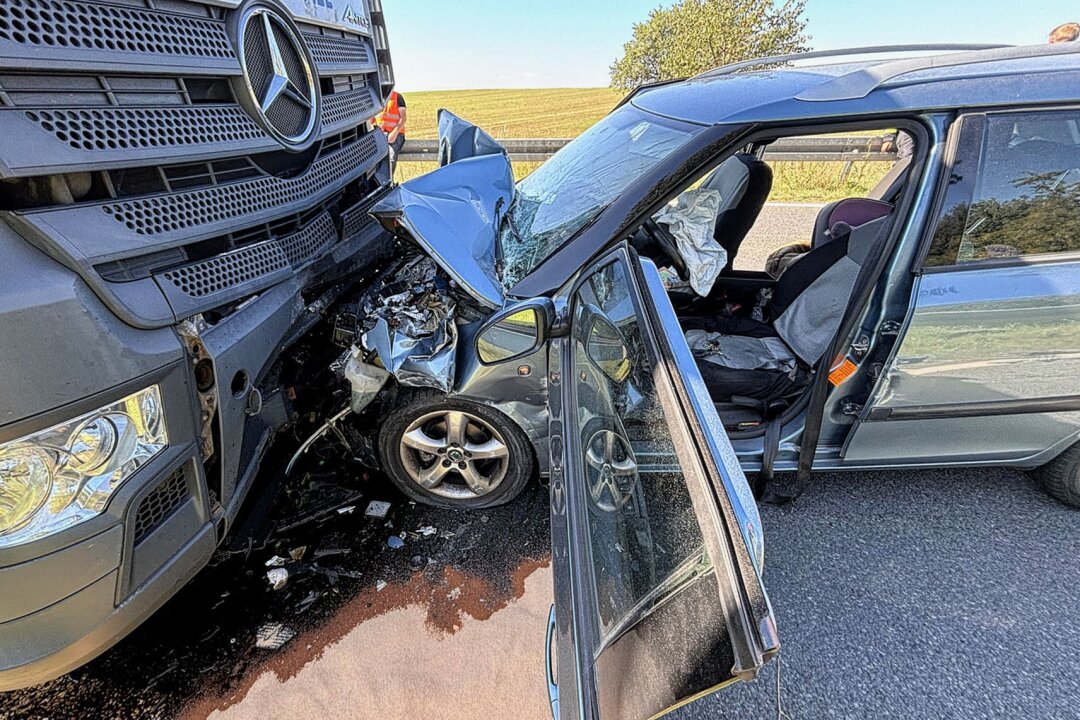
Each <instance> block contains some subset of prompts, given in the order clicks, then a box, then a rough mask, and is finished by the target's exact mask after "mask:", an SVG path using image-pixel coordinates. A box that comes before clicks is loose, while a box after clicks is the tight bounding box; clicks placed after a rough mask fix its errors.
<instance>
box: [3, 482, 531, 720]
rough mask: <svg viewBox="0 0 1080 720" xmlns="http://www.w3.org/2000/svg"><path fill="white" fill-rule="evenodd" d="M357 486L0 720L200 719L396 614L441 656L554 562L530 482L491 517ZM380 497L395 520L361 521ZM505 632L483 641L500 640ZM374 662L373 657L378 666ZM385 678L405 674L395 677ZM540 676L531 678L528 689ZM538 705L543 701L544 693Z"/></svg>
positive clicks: (208, 577) (22, 696)
mask: <svg viewBox="0 0 1080 720" xmlns="http://www.w3.org/2000/svg"><path fill="white" fill-rule="evenodd" d="M357 487H358V488H359V489H360V490H361V492H362V493H363V497H362V498H359V499H357V498H356V497H353V500H354V501H355V504H353V505H349V506H346V507H352V508H354V510H352V511H349V512H347V513H339V512H337V511H334V512H332V513H323V514H322V517H326V518H329V519H324V520H322V521H321V522H313V523H308V524H307V525H304V526H301V527H299V528H295V529H293V530H290V531H289V532H288V533H285V534H279V535H276V536H274V537H273V538H272V541H271V542H270V543H269V544H268V545H267V546H266V547H263V548H261V549H259V550H252V551H250V552H248V553H246V554H237V555H234V556H231V557H226V558H225V559H223V560H221V561H220V563H219V564H216V565H214V566H212V567H209V568H207V569H206V570H204V571H203V572H202V573H201V574H200V575H199V576H198V577H196V578H195V580H194V581H192V583H190V584H189V585H188V586H187V587H185V588H184V589H182V590H181V591H180V592H179V593H178V594H177V595H176V596H175V597H174V598H173V599H172V600H171V601H170V602H169V603H167V604H166V605H165V607H163V608H162V609H161V610H160V611H158V612H157V613H156V614H155V615H154V616H153V617H151V618H150V619H149V620H148V621H147V622H146V623H144V624H143V625H142V626H141V627H140V628H138V629H137V630H136V631H135V632H133V633H132V634H131V635H130V636H129V637H128V638H126V639H125V640H123V641H121V642H120V643H119V644H117V645H116V646H115V647H114V648H112V649H111V650H109V651H108V652H106V653H105V654H104V655H102V656H101V657H100V658H98V659H97V660H95V661H93V662H91V663H90V664H88V665H87V666H85V667H83V668H80V669H79V670H76V671H75V672H73V673H71V674H70V675H68V676H66V677H64V678H61V679H59V680H56V681H54V682H51V683H47V684H45V685H42V686H39V687H37V688H31V689H28V690H24V691H19V692H15V693H8V694H0V717H3V718H8V717H11V718H51V719H52V720H64V719H65V718H73V719H74V718H79V719H80V720H81V719H82V718H86V717H95V718H163V719H165V718H178V717H182V718H185V719H187V718H191V719H193V720H194V719H195V718H204V717H207V715H209V714H210V713H212V712H214V711H222V710H227V709H228V708H230V707H231V706H233V705H235V704H236V703H240V702H241V701H243V700H244V698H245V696H246V695H247V694H248V692H249V690H250V689H251V687H252V686H253V685H254V684H255V683H256V682H257V681H258V680H259V679H260V678H262V677H264V676H265V675H267V674H272V676H273V677H274V680H275V683H277V684H281V683H288V682H289V681H290V680H291V679H292V678H294V677H296V676H297V675H298V674H300V673H301V672H303V671H304V669H305V668H307V667H308V666H310V665H312V664H316V665H317V664H318V661H319V659H320V658H321V657H322V656H323V655H324V654H325V653H327V651H328V649H330V648H333V646H334V645H335V644H336V643H338V642H339V641H341V640H342V639H343V638H346V636H349V635H350V634H351V633H354V634H355V631H356V630H357V629H358V628H360V627H361V626H363V625H364V624H365V623H369V622H371V621H373V620H376V619H379V620H380V622H381V621H382V620H384V619H389V620H388V622H399V621H398V619H397V615H400V616H401V618H402V619H401V621H400V622H408V623H410V625H409V626H408V627H397V628H392V632H391V636H395V635H400V636H403V637H404V636H406V635H408V636H409V637H410V638H411V639H410V642H412V643H414V648H413V651H414V652H417V653H423V652H427V650H426V648H427V647H428V646H427V644H426V643H427V642H428V641H430V643H432V645H431V646H430V647H431V648H433V649H434V648H436V644H438V643H440V642H441V643H442V644H443V645H442V646H440V647H442V649H441V650H433V652H444V653H445V652H447V650H446V648H445V647H444V646H445V645H446V642H445V641H446V640H447V638H450V637H452V636H453V635H454V634H455V633H458V632H459V631H461V630H462V628H463V627H465V626H466V625H467V624H474V625H475V624H476V623H479V622H487V621H490V620H491V619H492V618H494V617H496V616H497V615H498V613H499V612H500V611H503V610H505V609H506V608H507V607H508V606H512V605H514V603H515V602H517V601H518V600H519V599H520V598H521V597H522V595H523V594H524V593H525V586H526V581H527V580H528V579H529V578H530V576H532V575H534V573H536V571H537V570H539V569H541V568H546V567H547V566H548V564H549V557H550V554H549V535H548V509H547V491H546V489H545V488H543V487H540V486H532V487H530V488H528V489H527V490H526V491H525V492H524V493H523V494H522V496H521V497H520V498H518V499H517V500H515V501H514V502H513V503H511V504H509V505H507V506H504V507H501V508H493V509H487V510H482V511H451V510H442V509H436V508H428V507H423V506H418V505H413V504H410V503H409V502H407V501H405V500H404V499H403V498H402V496H400V495H398V494H397V493H395V492H394V491H393V490H392V489H390V488H389V487H388V486H387V485H386V483H385V481H381V480H379V479H370V480H368V481H366V482H364V483H363V484H361V485H358V486H357ZM371 500H376V501H387V502H390V503H391V509H390V511H389V513H388V514H387V515H386V517H384V518H378V517H370V516H367V515H365V514H364V509H365V508H366V507H367V504H368V502H369V501H371ZM430 528H434V529H436V531H435V532H434V533H431V532H430ZM421 531H423V532H421ZM402 533H404V536H405V537H404V541H405V544H404V547H402V548H400V549H394V548H391V547H389V546H388V544H387V539H388V538H389V537H391V536H400V535H401V534H402ZM301 549H303V552H302V554H301V552H300V551H301ZM290 551H291V552H292V555H290ZM418 556H419V558H421V561H420V562H417V557H418ZM275 557H277V558H279V559H278V560H276V561H274V563H273V564H275V565H277V566H279V567H278V568H273V569H284V570H286V571H288V581H287V583H286V584H285V586H284V587H283V588H282V589H280V590H273V589H272V588H271V587H270V584H269V583H268V581H267V572H268V571H269V570H270V569H272V568H268V567H267V566H266V563H267V561H269V560H271V559H272V558H275ZM297 557H299V559H298V560H297V559H295V558H297ZM417 566H418V567H417ZM543 576H544V578H545V582H544V583H540V582H538V581H536V580H534V581H533V582H532V583H530V587H537V588H541V586H542V585H546V588H542V589H538V590H537V591H530V592H532V594H533V595H534V596H537V597H535V598H534V599H533V600H532V601H530V602H531V603H532V605H531V606H530V607H531V608H532V609H533V610H535V607H539V606H540V605H543V611H544V612H545V613H546V607H547V605H546V604H547V603H550V573H549V572H548V571H546V570H545V571H544V572H543ZM545 591H546V592H545ZM538 593H543V596H542V597H540V596H538ZM534 606H535V607H534ZM395 614H397V615H395ZM533 614H536V613H533ZM529 617H530V618H531V615H530V616H529ZM418 619H419V623H417V620H418ZM538 622H539V621H538ZM418 624H419V625H420V626H422V635H419V634H418V633H419V632H420V630H419V629H418V628H417V627H415V626H416V625H418ZM260 629H262V630H263V636H262V640H261V642H262V644H264V645H266V644H269V645H271V646H273V645H275V644H279V643H280V644H281V647H280V649H276V650H269V649H260V648H258V647H257V646H256V645H257V643H260ZM500 633H502V634H503V635H505V636H506V637H505V641H506V642H507V643H508V644H510V645H515V644H520V643H521V641H522V639H523V638H528V639H529V642H535V646H536V648H540V646H541V645H542V641H543V627H542V626H538V627H535V628H534V627H528V628H516V627H506V628H500ZM517 633H520V635H517V636H515V635H516V634H517ZM503 635H500V636H499V637H498V638H486V639H485V640H484V641H483V642H484V643H487V644H489V645H490V644H492V643H496V644H497V643H501V642H502V641H503ZM361 636H362V634H361ZM282 639H284V642H283V643H282V642H281V641H282ZM363 652H364V649H363V648H360V649H358V650H355V651H354V652H353V654H354V655H357V654H362V653H363ZM378 655H379V653H377V652H376V653H373V654H372V656H371V657H370V658H368V660H367V661H368V663H369V665H370V664H371V663H372V662H377V658H378ZM346 671H347V670H342V671H341V672H346ZM378 671H379V669H378V668H377V667H366V668H364V669H363V672H364V673H365V674H366V675H367V677H365V681H367V682H375V683H376V689H377V686H378V682H379V680H378V677H377V674H378ZM339 680H340V682H341V683H342V684H343V685H345V684H349V683H351V682H352V681H353V679H351V678H348V677H341V678H340V679H339ZM385 682H386V683H387V684H393V683H394V682H399V680H397V679H395V678H394V677H393V676H392V675H390V674H389V673H387V676H386V678H385ZM538 682H539V680H537V679H534V678H529V680H528V684H529V685H530V687H531V686H532V685H533V684H536V683H538ZM541 696H543V697H541ZM538 697H541V699H542V701H544V702H546V696H545V694H544V693H543V691H542V690H539V691H538Z"/></svg>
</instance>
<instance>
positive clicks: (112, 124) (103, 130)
mask: <svg viewBox="0 0 1080 720" xmlns="http://www.w3.org/2000/svg"><path fill="white" fill-rule="evenodd" d="M26 116H27V117H28V118H30V119H31V120H33V121H34V122H36V123H37V124H39V125H41V127H43V128H44V129H46V130H48V131H49V132H51V133H52V134H53V135H55V136H56V137H57V138H59V139H60V140H62V141H64V142H66V143H67V144H68V145H70V146H71V147H73V148H76V149H78V150H91V151H92V150H127V149H130V148H164V147H175V146H181V145H204V144H216V143H227V142H240V141H244V140H258V139H261V138H263V137H265V133H264V132H263V131H262V129H261V128H259V126H258V125H256V124H255V123H254V122H253V121H252V120H251V118H250V117H249V116H248V114H247V113H245V112H244V111H243V110H241V109H240V108H239V107H200V108H168V109H164V108H162V109H155V108H145V109H139V110H135V109H120V108H95V109H92V110H91V109H79V110H33V111H28V112H27V113H26Z"/></svg>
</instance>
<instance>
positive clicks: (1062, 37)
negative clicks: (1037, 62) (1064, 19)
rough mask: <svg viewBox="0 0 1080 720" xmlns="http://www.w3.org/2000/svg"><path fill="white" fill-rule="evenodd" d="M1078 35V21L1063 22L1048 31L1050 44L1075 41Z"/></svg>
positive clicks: (1079, 25) (1079, 32)
mask: <svg viewBox="0 0 1080 720" xmlns="http://www.w3.org/2000/svg"><path fill="white" fill-rule="evenodd" d="M1078 37H1080V23H1074V22H1071V23H1065V24H1063V25H1058V26H1057V27H1056V28H1054V29H1053V30H1051V31H1050V40H1049V42H1050V44H1051V45H1054V44H1056V43H1063V42H1076V38H1078Z"/></svg>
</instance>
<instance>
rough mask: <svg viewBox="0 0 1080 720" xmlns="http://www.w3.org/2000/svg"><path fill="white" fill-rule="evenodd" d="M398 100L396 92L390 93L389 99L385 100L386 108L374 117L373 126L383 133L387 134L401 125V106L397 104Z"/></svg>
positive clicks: (399, 97)
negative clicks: (376, 126)
mask: <svg viewBox="0 0 1080 720" xmlns="http://www.w3.org/2000/svg"><path fill="white" fill-rule="evenodd" d="M400 99H401V96H400V95H398V93H397V90H394V91H393V92H391V93H390V97H389V98H387V99H386V106H385V107H384V108H383V109H382V112H381V113H379V114H378V115H377V116H376V117H375V124H376V125H378V126H379V127H380V128H382V131H383V132H384V133H389V132H390V131H391V130H393V129H394V128H396V127H397V126H398V125H400V124H401V106H400V105H399V104H398V101H399V100H400Z"/></svg>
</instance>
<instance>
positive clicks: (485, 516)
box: [480, 515, 489, 523]
mask: <svg viewBox="0 0 1080 720" xmlns="http://www.w3.org/2000/svg"><path fill="white" fill-rule="evenodd" d="M488 519H489V518H488V516H487V515H481V516H480V522H482V523H486V522H487V521H488Z"/></svg>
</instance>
